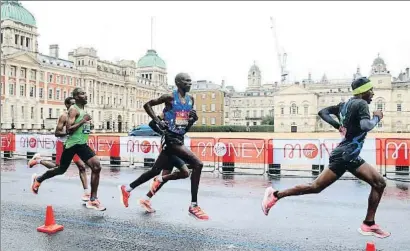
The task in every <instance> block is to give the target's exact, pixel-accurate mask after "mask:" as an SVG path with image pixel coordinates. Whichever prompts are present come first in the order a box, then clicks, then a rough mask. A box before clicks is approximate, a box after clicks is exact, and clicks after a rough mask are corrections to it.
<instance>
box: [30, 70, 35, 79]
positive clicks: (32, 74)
mask: <svg viewBox="0 0 410 251" xmlns="http://www.w3.org/2000/svg"><path fill="white" fill-rule="evenodd" d="M30 79H31V80H36V71H35V70H31V71H30Z"/></svg>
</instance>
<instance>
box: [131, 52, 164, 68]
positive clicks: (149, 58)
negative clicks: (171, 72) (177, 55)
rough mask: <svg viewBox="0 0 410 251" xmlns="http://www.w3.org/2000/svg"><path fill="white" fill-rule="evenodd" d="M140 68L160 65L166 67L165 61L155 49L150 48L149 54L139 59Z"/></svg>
mask: <svg viewBox="0 0 410 251" xmlns="http://www.w3.org/2000/svg"><path fill="white" fill-rule="evenodd" d="M137 66H138V68H144V67H158V68H162V69H166V68H167V67H166V64H165V61H164V60H163V59H162V58H160V57H159V56H158V54H157V52H156V51H155V50H148V51H147V54H145V56H143V57H142V58H141V59H140V60H138V64H137Z"/></svg>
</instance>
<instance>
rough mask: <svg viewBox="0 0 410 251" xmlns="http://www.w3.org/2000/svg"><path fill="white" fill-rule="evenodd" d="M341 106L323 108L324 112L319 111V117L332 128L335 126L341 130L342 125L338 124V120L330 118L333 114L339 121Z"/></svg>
mask: <svg viewBox="0 0 410 251" xmlns="http://www.w3.org/2000/svg"><path fill="white" fill-rule="evenodd" d="M341 104H342V103H340V104H338V105H334V106H329V107H326V108H323V109H322V110H320V111H319V116H320V117H321V118H322V119H323V120H324V121H325V122H326V123H328V124H330V125H331V126H333V127H334V128H336V129H339V128H340V123H339V122H337V121H336V120H334V119H333V118H332V116H330V115H331V114H333V115H335V116H336V117H337V118H338V119H340V118H339V112H340V107H341Z"/></svg>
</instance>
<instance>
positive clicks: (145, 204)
mask: <svg viewBox="0 0 410 251" xmlns="http://www.w3.org/2000/svg"><path fill="white" fill-rule="evenodd" d="M139 202H140V205H141V207H142V208H144V209H145V211H146V212H147V213H154V212H155V209H153V208H152V206H151V201H149V200H144V199H140V200H139Z"/></svg>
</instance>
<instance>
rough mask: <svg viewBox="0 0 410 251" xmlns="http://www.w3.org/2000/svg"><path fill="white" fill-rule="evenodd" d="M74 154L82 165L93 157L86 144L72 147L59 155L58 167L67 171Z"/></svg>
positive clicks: (93, 154) (92, 152)
mask: <svg viewBox="0 0 410 251" xmlns="http://www.w3.org/2000/svg"><path fill="white" fill-rule="evenodd" d="M76 154H77V155H78V156H79V157H80V159H81V160H82V161H83V162H84V163H87V161H88V160H89V159H91V158H92V157H94V156H95V153H94V151H93V150H92V149H91V148H90V147H89V146H88V145H87V144H83V145H74V146H72V147H70V148H65V149H64V151H63V154H62V155H61V161H60V167H62V168H63V169H64V168H65V169H67V168H68V166H70V164H71V160H72V159H73V158H74V155H76Z"/></svg>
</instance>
